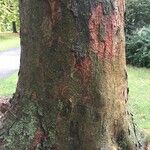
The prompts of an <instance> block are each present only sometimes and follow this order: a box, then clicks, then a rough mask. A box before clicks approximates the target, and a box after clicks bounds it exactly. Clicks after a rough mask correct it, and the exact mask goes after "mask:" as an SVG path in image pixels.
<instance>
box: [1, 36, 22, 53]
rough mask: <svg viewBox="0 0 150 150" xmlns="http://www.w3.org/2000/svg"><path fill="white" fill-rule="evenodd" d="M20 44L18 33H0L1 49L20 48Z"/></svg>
mask: <svg viewBox="0 0 150 150" xmlns="http://www.w3.org/2000/svg"><path fill="white" fill-rule="evenodd" d="M19 45H20V38H19V35H18V34H16V33H0V51H5V50H8V49H10V48H18V47H19Z"/></svg>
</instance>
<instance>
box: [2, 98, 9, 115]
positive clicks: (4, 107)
mask: <svg viewBox="0 0 150 150" xmlns="http://www.w3.org/2000/svg"><path fill="white" fill-rule="evenodd" d="M10 107H11V104H10V103H9V102H8V101H7V100H6V101H2V102H0V112H1V113H3V114H4V113H5V112H7V111H8V110H9V109H10Z"/></svg>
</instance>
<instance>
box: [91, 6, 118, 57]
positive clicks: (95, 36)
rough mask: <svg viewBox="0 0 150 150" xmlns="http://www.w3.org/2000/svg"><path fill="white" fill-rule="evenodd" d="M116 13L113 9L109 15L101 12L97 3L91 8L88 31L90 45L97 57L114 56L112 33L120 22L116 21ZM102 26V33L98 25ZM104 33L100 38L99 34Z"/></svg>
mask: <svg viewBox="0 0 150 150" xmlns="http://www.w3.org/2000/svg"><path fill="white" fill-rule="evenodd" d="M117 17H118V16H117V13H116V12H115V11H114V12H112V13H111V14H110V15H104V14H103V8H102V5H101V4H99V5H98V6H97V7H96V8H94V9H93V10H92V13H91V17H90V19H89V24H88V27H89V33H90V46H91V49H92V51H93V52H94V53H96V54H97V56H98V57H99V58H106V59H110V58H112V57H113V56H114V51H115V50H114V44H115V43H114V37H115V36H114V35H115V34H116V32H117V28H118V27H119V26H120V23H119V22H117V20H118V18H117ZM101 25H102V26H103V28H104V29H103V31H102V32H103V33H101V31H100V26H101ZM101 34H104V39H103V40H101V39H100V36H101Z"/></svg>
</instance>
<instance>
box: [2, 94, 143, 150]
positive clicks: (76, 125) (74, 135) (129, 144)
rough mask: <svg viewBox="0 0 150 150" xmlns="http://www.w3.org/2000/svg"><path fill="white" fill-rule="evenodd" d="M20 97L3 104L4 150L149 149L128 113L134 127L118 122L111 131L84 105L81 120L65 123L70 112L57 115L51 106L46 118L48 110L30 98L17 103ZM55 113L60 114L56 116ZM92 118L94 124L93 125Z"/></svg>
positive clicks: (81, 108)
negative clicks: (44, 109) (99, 125)
mask: <svg viewBox="0 0 150 150" xmlns="http://www.w3.org/2000/svg"><path fill="white" fill-rule="evenodd" d="M20 98H21V97H20V96H18V95H17V97H16V96H15V97H14V98H12V99H10V103H9V102H7V103H4V102H3V103H1V107H0V111H1V122H0V128H1V129H0V135H1V136H0V149H1V150H91V149H92V150H146V147H145V143H144V139H143V137H141V135H140V134H139V133H138V131H137V129H136V126H135V124H134V123H133V116H132V114H130V113H128V112H127V113H128V117H127V120H128V123H131V125H130V127H129V126H128V128H126V127H127V124H126V123H127V122H124V123H123V122H119V121H122V120H119V119H118V120H117V122H115V124H114V125H113V126H111V128H109V129H110V130H112V131H107V129H108V128H107V129H106V127H107V126H109V125H110V124H107V123H105V125H104V124H101V127H98V126H97V125H98V124H99V116H98V114H97V112H96V111H94V112H92V111H93V110H92V109H93V108H91V109H90V108H86V109H88V110H85V108H84V105H79V106H77V107H78V110H77V111H79V112H78V113H80V114H79V115H81V116H80V117H79V116H78V118H80V119H81V120H78V119H77V118H76V117H75V116H74V117H75V118H72V119H71V120H66V119H67V118H64V120H63V121H62V120H61V119H63V118H62V116H61V115H63V117H66V116H65V115H66V110H65V111H62V112H61V113H62V114H59V113H60V112H58V113H56V112H57V111H58V109H52V107H51V106H50V107H49V108H50V110H48V112H49V114H45V116H43V115H44V114H43V113H44V112H45V111H42V109H41V108H39V106H38V104H37V103H36V102H34V101H33V102H32V101H31V99H30V100H28V99H29V98H23V99H22V102H20V104H21V105H20V104H18V103H17V104H15V101H16V99H17V101H18V100H19V99H20ZM32 100H33V99H32ZM22 106H23V107H22ZM53 106H54V105H53ZM68 111H69V110H68ZM85 111H87V112H86V113H91V115H92V116H90V118H88V117H89V116H88V115H86V114H84V113H85ZM54 112H55V114H59V115H58V116H52V115H51V114H54ZM84 115H85V116H84ZM59 117H60V118H59ZM85 117H86V118H85ZM91 117H93V118H92V124H90V122H89V121H91ZM49 119H50V120H49ZM89 119H90V120H89ZM101 119H103V118H101ZM46 120H49V121H50V122H51V124H50V125H49V126H47V124H46V123H45V122H46ZM49 121H48V122H49ZM85 122H86V126H84V124H85ZM59 123H61V124H59ZM62 123H64V124H62ZM66 123H68V124H66ZM103 125H104V126H103ZM97 129H99V133H97V132H98V130H97ZM67 132H69V133H67ZM84 136H86V137H84ZM62 137H65V138H67V139H63V138H62ZM98 138H99V139H98ZM61 144H62V145H61Z"/></svg>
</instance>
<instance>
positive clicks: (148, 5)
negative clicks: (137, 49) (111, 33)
mask: <svg viewBox="0 0 150 150" xmlns="http://www.w3.org/2000/svg"><path fill="white" fill-rule="evenodd" d="M149 14H150V0H126V32H127V33H128V34H131V33H132V31H134V30H135V29H137V28H142V27H143V26H145V25H149V24H150V15H149Z"/></svg>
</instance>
